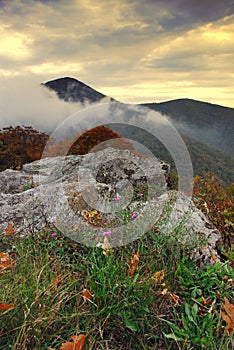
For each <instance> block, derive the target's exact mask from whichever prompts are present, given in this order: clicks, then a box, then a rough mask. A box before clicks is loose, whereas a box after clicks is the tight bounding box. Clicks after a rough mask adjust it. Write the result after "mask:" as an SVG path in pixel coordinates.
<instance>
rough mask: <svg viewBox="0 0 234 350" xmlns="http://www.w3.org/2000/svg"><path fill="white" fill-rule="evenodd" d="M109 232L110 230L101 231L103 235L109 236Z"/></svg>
mask: <svg viewBox="0 0 234 350" xmlns="http://www.w3.org/2000/svg"><path fill="white" fill-rule="evenodd" d="M110 234H111V232H110V231H105V232H103V236H110Z"/></svg>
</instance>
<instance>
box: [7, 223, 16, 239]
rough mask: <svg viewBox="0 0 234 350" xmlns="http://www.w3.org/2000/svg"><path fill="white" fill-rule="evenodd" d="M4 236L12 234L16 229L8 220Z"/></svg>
mask: <svg viewBox="0 0 234 350" xmlns="http://www.w3.org/2000/svg"><path fill="white" fill-rule="evenodd" d="M5 231H6V236H12V235H15V234H16V230H15V229H14V227H13V223H12V222H8V227H6V228H5Z"/></svg>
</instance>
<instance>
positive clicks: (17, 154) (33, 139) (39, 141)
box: [0, 126, 49, 170]
mask: <svg viewBox="0 0 234 350" xmlns="http://www.w3.org/2000/svg"><path fill="white" fill-rule="evenodd" d="M48 138H49V136H48V135H46V134H45V133H42V132H39V131H37V130H35V129H33V128H32V127H31V126H16V127H14V128H13V127H12V126H9V127H5V128H3V129H2V130H0V164H1V168H0V170H5V169H21V168H22V166H23V164H25V163H30V162H32V161H34V160H38V159H40V158H41V155H42V152H43V149H44V147H45V145H46V142H47V140H48Z"/></svg>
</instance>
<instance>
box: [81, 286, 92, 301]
mask: <svg viewBox="0 0 234 350" xmlns="http://www.w3.org/2000/svg"><path fill="white" fill-rule="evenodd" d="M93 297H94V295H93V294H91V293H90V291H89V290H88V289H84V290H83V298H84V301H87V300H90V299H92V298H93Z"/></svg>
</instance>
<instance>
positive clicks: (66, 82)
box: [43, 77, 234, 183]
mask: <svg viewBox="0 0 234 350" xmlns="http://www.w3.org/2000/svg"><path fill="white" fill-rule="evenodd" d="M43 85H44V86H46V87H48V88H49V89H52V90H54V91H55V92H56V93H57V95H58V97H59V98H60V99H62V100H64V101H66V102H80V103H82V104H83V103H85V102H89V103H97V102H100V101H101V100H102V99H103V98H106V97H107V96H106V95H104V94H102V93H100V92H98V91H96V90H95V89H93V88H91V87H90V86H88V85H86V84H84V83H83V82H81V81H79V80H76V79H74V78H69V77H65V78H59V79H55V80H52V81H48V82H46V83H44V84H43ZM111 99H112V100H114V99H113V98H111ZM141 105H142V106H144V107H147V108H150V109H153V110H155V111H158V112H160V113H162V114H164V115H166V116H167V117H169V119H170V121H171V123H172V124H173V125H174V126H175V128H176V129H177V130H178V132H179V133H180V134H181V136H182V138H183V139H184V141H185V143H186V145H187V147H188V150H189V152H190V155H191V159H192V162H193V166H194V171H195V175H197V174H198V175H204V174H205V172H208V171H211V172H212V173H213V174H214V175H216V176H218V177H219V178H221V179H222V180H224V182H225V183H229V182H231V181H234V109H233V108H228V107H223V106H219V105H215V104H211V103H207V102H202V101H196V100H192V99H177V100H171V101H167V102H160V103H144V104H141ZM114 131H117V132H118V130H116V129H115V130H114ZM120 135H121V133H120ZM123 136H125V137H126V135H123ZM141 137H142V141H143V139H144V137H143V136H142V135H141ZM153 153H154V154H155V155H156V156H157V157H159V158H161V159H164V158H163V156H165V151H163V150H162V148H161V146H159V145H158V146H157V149H155V150H154V152H153ZM165 160H168V157H167V159H165Z"/></svg>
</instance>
